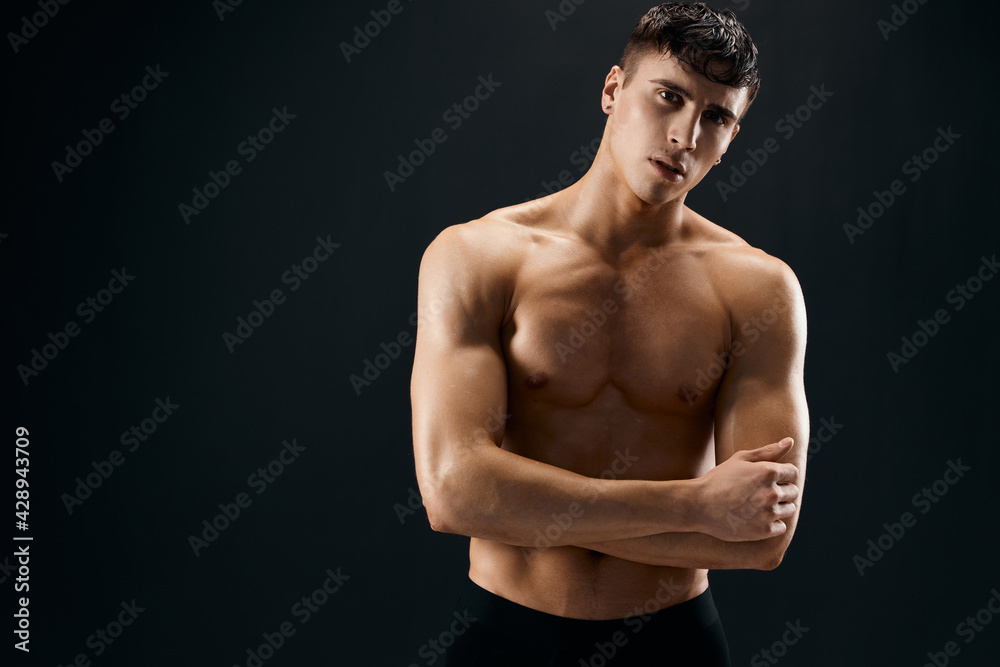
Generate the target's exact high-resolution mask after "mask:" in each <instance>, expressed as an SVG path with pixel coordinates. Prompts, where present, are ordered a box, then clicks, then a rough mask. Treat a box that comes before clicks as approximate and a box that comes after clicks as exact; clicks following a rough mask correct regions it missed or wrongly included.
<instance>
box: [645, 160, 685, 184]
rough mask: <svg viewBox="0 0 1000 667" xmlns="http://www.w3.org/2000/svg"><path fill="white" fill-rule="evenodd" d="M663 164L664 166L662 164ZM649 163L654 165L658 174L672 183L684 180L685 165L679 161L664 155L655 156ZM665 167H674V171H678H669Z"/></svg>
mask: <svg viewBox="0 0 1000 667" xmlns="http://www.w3.org/2000/svg"><path fill="white" fill-rule="evenodd" d="M661 162H662V163H663V164H660V163H661ZM649 163H650V164H651V165H653V169H655V170H656V173H658V174H659V175H660V176H661V177H662V178H664V179H666V180H668V181H670V182H671V183H678V182H680V180H681V179H682V178H684V165H682V164H681V163H679V162H678V161H677V160H672V159H670V158H668V157H665V156H662V155H655V156H653V157H651V158H649ZM664 165H668V166H669V167H673V169H676V170H677V171H673V170H672V169H668V168H667V167H665V166H664Z"/></svg>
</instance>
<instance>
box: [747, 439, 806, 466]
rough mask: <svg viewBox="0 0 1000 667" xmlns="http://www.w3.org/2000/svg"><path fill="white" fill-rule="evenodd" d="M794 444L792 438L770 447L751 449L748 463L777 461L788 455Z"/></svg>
mask: <svg viewBox="0 0 1000 667" xmlns="http://www.w3.org/2000/svg"><path fill="white" fill-rule="evenodd" d="M794 442H795V440H794V439H792V438H791V437H786V438H782V439H781V440H779V441H778V442H772V443H771V444H770V445H764V446H763V447H758V448H757V449H751V450H749V451H748V452H747V461H776V460H777V459H780V458H781V457H782V456H784V455H785V454H786V453H788V450H789V449H791V448H792V444H794Z"/></svg>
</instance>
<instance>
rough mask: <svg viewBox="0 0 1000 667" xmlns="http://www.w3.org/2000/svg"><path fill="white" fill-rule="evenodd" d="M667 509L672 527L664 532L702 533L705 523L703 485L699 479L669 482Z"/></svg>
mask: <svg viewBox="0 0 1000 667" xmlns="http://www.w3.org/2000/svg"><path fill="white" fill-rule="evenodd" d="M667 484H668V485H670V486H669V488H668V493H667V503H668V504H667V505H666V506H667V507H668V508H670V510H671V517H670V523H671V525H670V526H669V527H668V529H667V530H666V531H664V532H677V533H700V532H703V528H704V523H705V513H704V508H705V505H704V502H703V500H702V498H703V490H702V487H703V485H702V483H701V481H700V479H699V478H694V479H677V480H671V481H669V482H667Z"/></svg>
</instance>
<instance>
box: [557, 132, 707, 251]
mask: <svg viewBox="0 0 1000 667" xmlns="http://www.w3.org/2000/svg"><path fill="white" fill-rule="evenodd" d="M606 145H607V142H604V141H602V143H601V146H600V148H599V149H598V151H597V155H596V157H595V158H594V163H593V164H592V165H591V167H590V169H589V170H588V171H587V173H586V174H584V175H583V177H582V178H581V179H580V180H579V181H577V182H576V183H574V184H573V185H571V186H569V187H568V188H566V189H565V190H563V191H562V192H560V193H559V195H558V197H559V199H558V201H557V202H556V206H557V207H558V208H559V210H560V213H561V216H562V217H563V219H565V220H566V221H567V223H568V225H569V227H570V228H571V229H572V230H573V232H574V233H576V234H577V235H578V236H580V237H581V238H582V239H584V240H585V241H587V242H588V243H590V244H591V245H593V246H595V247H597V248H599V249H601V250H605V251H607V252H609V253H610V254H612V255H619V254H621V253H623V252H624V251H626V250H628V249H629V248H632V247H638V248H650V247H660V246H664V245H669V244H671V243H676V242H678V241H679V240H680V239H681V238H682V237H683V236H684V235H685V231H686V229H685V222H684V220H685V209H686V207H685V206H684V199H685V196H686V194H687V193H686V192H685V193H682V194H681V195H680V196H679V197H677V198H675V199H672V200H669V201H666V202H661V203H655V204H652V203H649V202H647V201H643V200H642V199H640V198H639V197H638V196H637V195H636V194H635V192H634V191H633V190H632V188H631V187H630V186H629V185H628V183H626V182H625V180H624V179H623V178H622V175H621V174H620V173H619V172H618V171H617V170H616V168H615V164H614V161H613V160H612V159H611V155H610V153H609V152H608V151H607V150H606V148H605V147H606Z"/></svg>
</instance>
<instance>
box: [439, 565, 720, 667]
mask: <svg viewBox="0 0 1000 667" xmlns="http://www.w3.org/2000/svg"><path fill="white" fill-rule="evenodd" d="M456 613H457V614H460V615H464V617H465V618H474V619H476V620H475V622H473V623H471V625H469V626H468V628H466V629H465V630H464V631H463V632H462V633H461V634H458V635H457V636H456V638H455V642H454V644H452V645H451V646H450V647H449V648H448V650H447V652H446V653H445V654H444V656H443V660H442V661H441V662H438V664H440V665H447V666H448V667H493V666H497V667H500V666H503V667H511V666H517V667H522V666H523V667H536V666H537V667H604V666H607V667H626V666H636V667H638V666H640V665H641V666H643V667H652V666H656V665H678V666H681V665H684V666H687V665H694V666H697V667H729V665H730V661H729V645H728V643H727V642H726V634H725V632H724V631H723V629H722V621H721V619H720V618H719V612H718V610H717V609H716V608H715V602H714V601H713V600H712V593H711V591H710V590H707V589H706V590H705V592H704V593H702V594H701V595H698V596H697V597H694V598H692V599H691V600H688V601H686V602H682V603H680V604H677V605H674V606H671V607H666V608H664V609H660V610H659V611H654V612H653V613H651V614H644V615H639V616H630V617H628V618H623V619H614V620H602V621H588V620H582V619H575V618H565V617H563V616H554V615H552V614H547V613H545V612H541V611H538V610H535V609H530V608H528V607H524V606H522V605H519V604H517V603H516V602H511V601H510V600H508V599H506V598H502V597H500V596H499V595H495V594H493V593H491V592H489V591H487V590H486V589H484V588H482V587H480V586H477V585H476V584H475V583H474V582H473V581H471V580H469V581H468V582H467V583H466V588H465V590H464V591H463V592H462V594H461V596H460V597H459V600H458V606H457V608H456Z"/></svg>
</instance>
